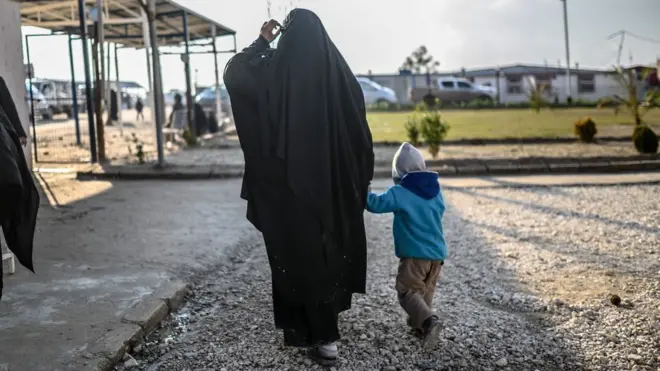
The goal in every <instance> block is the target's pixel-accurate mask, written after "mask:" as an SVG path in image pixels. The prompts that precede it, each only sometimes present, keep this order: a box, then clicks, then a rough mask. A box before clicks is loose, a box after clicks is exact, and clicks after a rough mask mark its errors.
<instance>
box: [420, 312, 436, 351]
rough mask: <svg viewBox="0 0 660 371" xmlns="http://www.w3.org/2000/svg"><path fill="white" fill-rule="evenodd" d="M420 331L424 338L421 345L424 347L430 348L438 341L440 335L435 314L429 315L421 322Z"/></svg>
mask: <svg viewBox="0 0 660 371" xmlns="http://www.w3.org/2000/svg"><path fill="white" fill-rule="evenodd" d="M422 331H423V333H424V338H423V339H422V347H423V348H424V349H431V348H433V347H434V346H435V345H436V344H437V343H438V338H439V336H440V319H438V317H437V316H431V317H429V318H427V319H425V320H424V323H422Z"/></svg>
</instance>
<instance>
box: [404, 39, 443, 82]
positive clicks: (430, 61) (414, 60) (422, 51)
mask: <svg viewBox="0 0 660 371" xmlns="http://www.w3.org/2000/svg"><path fill="white" fill-rule="evenodd" d="M439 65H440V62H438V61H436V60H435V58H433V56H432V55H431V54H430V53H429V51H428V49H427V48H426V46H424V45H422V46H420V47H419V48H417V49H415V50H414V51H413V52H412V54H411V55H410V56H408V57H406V60H405V61H404V62H403V65H402V66H401V69H404V70H410V71H413V72H414V73H417V74H420V73H422V72H423V73H425V74H426V75H427V76H428V75H431V74H432V73H435V72H436V68H437V67H438V66H439ZM427 83H428V81H427Z"/></svg>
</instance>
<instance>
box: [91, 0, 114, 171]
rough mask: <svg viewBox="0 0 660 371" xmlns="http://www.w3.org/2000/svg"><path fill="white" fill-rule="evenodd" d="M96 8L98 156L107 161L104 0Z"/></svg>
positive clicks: (100, 0)
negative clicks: (104, 122)
mask: <svg viewBox="0 0 660 371" xmlns="http://www.w3.org/2000/svg"><path fill="white" fill-rule="evenodd" d="M96 9H97V12H96V14H97V16H98V19H96V27H95V28H96V40H95V44H94V45H96V51H97V54H95V56H96V62H95V64H98V69H97V71H96V84H95V86H94V88H95V89H96V98H97V99H98V101H97V102H96V103H97V112H96V135H97V141H98V143H97V145H98V152H99V154H98V156H99V161H100V162H104V161H105V128H104V126H103V100H104V99H103V96H104V95H105V77H104V76H105V58H104V55H105V44H104V38H103V37H104V35H103V31H104V25H103V24H104V23H103V21H104V17H105V14H103V0H96ZM107 108H108V107H107V105H106V112H107V114H108V116H109V115H110V110H109V109H107Z"/></svg>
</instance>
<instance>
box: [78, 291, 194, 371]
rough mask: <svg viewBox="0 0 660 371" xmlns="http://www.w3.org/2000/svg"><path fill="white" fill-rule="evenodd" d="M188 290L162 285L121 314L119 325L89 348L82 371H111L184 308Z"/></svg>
mask: <svg viewBox="0 0 660 371" xmlns="http://www.w3.org/2000/svg"><path fill="white" fill-rule="evenodd" d="M188 291H189V287H188V285H187V284H185V283H183V282H180V281H172V282H169V283H167V284H165V285H164V286H163V287H161V288H159V289H158V290H156V292H154V293H153V294H152V295H150V296H149V297H148V298H147V299H145V300H142V301H140V302H139V303H138V304H136V305H135V306H134V307H132V308H130V309H129V310H127V311H126V313H124V315H123V317H122V319H121V323H120V324H119V325H118V326H117V327H116V328H114V329H113V330H111V331H109V332H107V333H106V334H105V335H103V336H102V337H101V338H100V339H98V340H97V341H95V342H94V343H92V344H91V345H90V346H89V347H88V352H87V353H86V356H84V357H85V358H88V359H89V360H90V361H88V362H86V365H85V367H86V368H85V369H84V370H85V371H111V370H112V369H113V368H114V367H115V365H116V364H117V363H119V362H120V361H121V360H122V358H123V357H124V354H126V353H128V352H130V351H131V349H132V348H133V347H134V346H135V345H136V344H138V343H139V342H140V340H141V339H142V338H143V337H145V336H146V335H148V334H150V333H151V332H152V331H153V330H155V329H156V328H157V327H158V325H159V324H160V322H161V321H163V320H164V319H165V318H166V317H167V315H169V314H170V313H171V312H173V311H175V310H177V309H179V308H180V307H181V305H183V303H184V300H185V297H186V294H187V293H188Z"/></svg>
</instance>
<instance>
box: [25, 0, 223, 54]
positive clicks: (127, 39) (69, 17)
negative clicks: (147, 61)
mask: <svg viewBox="0 0 660 371" xmlns="http://www.w3.org/2000/svg"><path fill="white" fill-rule="evenodd" d="M104 4H105V8H104V13H105V14H106V16H105V18H104V27H103V29H104V31H105V32H104V36H105V39H106V40H107V41H110V42H113V43H117V44H121V45H124V46H127V47H135V48H143V47H144V41H143V40H144V38H143V32H142V30H143V28H142V15H141V11H140V5H139V3H138V2H137V1H136V0H105V1H104ZM85 5H86V7H87V8H90V7H94V6H96V0H85ZM20 9H21V20H22V23H23V25H24V26H35V27H41V28H45V29H48V30H51V31H53V32H55V33H71V34H76V35H77V34H79V32H80V26H79V25H80V21H79V19H78V1H77V0H59V1H43V0H22V1H20ZM156 13H157V15H156V27H157V29H158V36H159V38H158V45H160V46H177V45H180V44H182V43H183V42H184V33H183V16H182V14H183V13H185V14H187V18H188V30H189V35H190V41H192V42H195V41H200V40H205V39H210V38H211V37H212V36H213V32H212V28H213V26H215V28H216V36H225V35H234V34H235V33H236V32H235V31H234V30H232V29H230V28H228V27H225V26H223V25H222V24H220V23H218V22H216V21H214V20H212V19H210V18H208V17H206V16H204V15H201V14H199V13H197V12H195V11H192V10H190V9H188V8H186V7H184V6H182V5H180V4H178V3H177V2H175V1H173V0H156ZM88 24H89V25H90V27H89V30H90V34H91V33H92V32H93V23H92V22H91V21H88Z"/></svg>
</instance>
